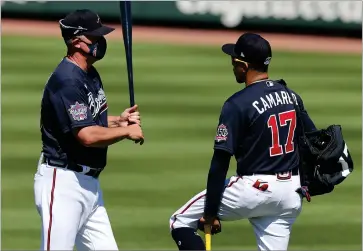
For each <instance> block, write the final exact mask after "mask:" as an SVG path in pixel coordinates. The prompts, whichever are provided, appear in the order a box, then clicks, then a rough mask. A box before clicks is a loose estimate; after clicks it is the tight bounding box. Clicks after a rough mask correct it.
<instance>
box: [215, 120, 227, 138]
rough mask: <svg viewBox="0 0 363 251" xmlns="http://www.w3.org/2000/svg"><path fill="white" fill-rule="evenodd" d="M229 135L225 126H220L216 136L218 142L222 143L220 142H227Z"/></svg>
mask: <svg viewBox="0 0 363 251" xmlns="http://www.w3.org/2000/svg"><path fill="white" fill-rule="evenodd" d="M227 135H228V129H227V127H226V126H225V125H223V124H220V125H219V126H218V128H217V135H216V139H215V140H216V141H217V142H220V141H226V140H227Z"/></svg>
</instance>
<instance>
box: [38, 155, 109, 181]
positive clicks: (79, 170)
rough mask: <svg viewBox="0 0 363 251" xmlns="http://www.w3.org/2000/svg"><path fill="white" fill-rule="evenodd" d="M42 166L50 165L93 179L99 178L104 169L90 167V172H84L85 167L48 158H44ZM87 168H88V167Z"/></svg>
mask: <svg viewBox="0 0 363 251" xmlns="http://www.w3.org/2000/svg"><path fill="white" fill-rule="evenodd" d="M42 164H48V165H49V166H54V167H59V168H64V169H67V170H71V171H74V172H77V173H83V174H84V175H87V176H91V177H93V178H98V176H99V175H100V173H101V172H102V170H103V169H102V168H91V167H88V170H87V169H86V170H84V168H83V166H81V165H77V164H73V163H66V162H63V161H60V160H52V159H49V158H47V157H43V162H42ZM86 168H87V167H86ZM85 171H86V172H85Z"/></svg>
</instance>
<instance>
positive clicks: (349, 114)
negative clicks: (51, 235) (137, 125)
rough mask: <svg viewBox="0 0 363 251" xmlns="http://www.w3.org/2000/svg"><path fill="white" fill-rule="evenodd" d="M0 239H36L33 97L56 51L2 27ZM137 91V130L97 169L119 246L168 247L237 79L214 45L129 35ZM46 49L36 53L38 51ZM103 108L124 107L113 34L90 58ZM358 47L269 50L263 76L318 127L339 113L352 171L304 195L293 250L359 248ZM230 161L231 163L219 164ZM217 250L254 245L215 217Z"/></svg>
mask: <svg viewBox="0 0 363 251" xmlns="http://www.w3.org/2000/svg"><path fill="white" fill-rule="evenodd" d="M1 42H2V48H1V51H2V58H1V60H2V69H1V70H2V78H1V84H2V96H1V99H2V153H1V155H2V170H1V171H2V181H1V182H2V233H1V235H2V249H7V250H14V249H38V248H39V237H40V218H39V216H38V214H37V212H36V209H35V206H34V196H33V176H34V173H35V170H36V165H37V161H38V157H39V154H40V149H41V141H40V132H39V111H40V98H41V95H42V90H43V86H44V84H45V82H46V80H47V78H48V76H49V75H50V73H51V71H52V70H53V69H54V67H55V66H56V65H57V64H58V62H59V61H60V60H61V58H62V57H63V55H64V46H63V43H62V41H61V39H55V38H47V39H44V38H34V37H15V36H2V41H1ZM133 50H134V73H135V89H136V90H135V93H136V96H135V98H136V102H137V103H138V104H139V106H140V111H141V113H142V116H143V117H142V119H143V130H144V133H145V137H146V141H145V144H144V145H143V146H138V145H135V144H133V143H131V142H121V143H119V144H117V145H115V146H112V147H111V148H110V150H109V159H108V166H107V168H106V170H105V171H104V173H103V174H102V175H101V179H100V180H101V186H102V187H103V191H104V197H105V203H106V207H107V209H108V212H109V215H110V218H111V221H112V224H113V228H114V232H115V235H116V238H117V242H118V244H119V247H120V249H123V250H126V249H132V250H137V249H138V250H140V249H143V250H146V249H148V250H156V249H172V250H176V247H175V246H174V242H173V241H172V239H171V238H170V235H169V229H168V220H169V217H170V215H171V214H172V213H173V212H174V211H175V210H176V209H178V208H179V207H180V206H181V205H183V204H184V203H185V202H186V201H187V200H188V199H189V198H190V197H191V196H193V195H194V194H195V193H197V192H199V191H200V190H202V189H203V188H204V187H205V185H206V177H207V172H208V169H209V163H210V158H211V154H212V147H213V140H214V135H215V128H216V126H217V122H218V116H219V112H220V108H221V106H222V104H223V102H224V100H225V99H226V98H227V97H228V96H229V95H231V94H232V93H234V92H236V91H238V90H239V89H240V88H241V86H239V85H237V84H236V83H235V82H234V77H233V73H232V68H231V65H230V59H229V58H228V57H227V56H225V55H224V54H222V52H221V51H220V48H219V47H185V46H176V45H175V46H171V45H163V44H158V45H155V44H153V45H151V44H135V45H134V49H133ZM41 53H44V54H43V55H44V56H41V55H40V54H41ZM96 67H98V69H99V72H100V74H101V77H102V79H103V82H104V85H105V91H106V95H107V98H108V102H109V107H110V108H109V114H117V113H119V112H121V111H123V109H124V108H126V107H127V106H128V102H129V98H128V87H127V77H126V74H125V73H126V65H125V58H124V49H123V45H122V42H120V41H119V42H110V43H109V47H108V54H107V55H106V57H105V59H104V60H103V61H101V62H99V63H97V64H96ZM361 68H362V66H361V57H360V56H358V55H357V56H347V55H332V54H307V53H305V54H299V53H284V52H274V55H273V59H272V65H271V68H270V71H271V78H284V79H285V80H286V81H287V83H288V84H289V86H290V87H291V88H292V89H294V90H295V91H297V92H298V93H300V95H301V96H302V98H303V99H304V102H305V106H306V108H307V110H308V112H309V113H310V115H311V117H312V119H313V120H314V121H315V123H316V125H317V126H318V127H326V126H328V125H330V124H333V123H335V124H341V125H342V127H343V133H344V136H345V138H346V142H347V144H348V146H349V148H350V150H351V153H352V155H353V158H354V161H355V171H354V172H353V174H352V175H351V176H350V177H349V178H348V179H347V180H346V181H345V182H344V183H342V184H341V185H340V186H339V187H337V188H336V191H334V193H332V194H330V195H327V196H324V197H314V198H313V199H312V202H311V203H310V204H307V203H306V204H304V209H303V212H302V215H301V217H300V218H298V220H297V222H296V224H295V226H294V228H293V232H292V237H291V242H290V249H291V250H361V248H362V245H361V236H362V232H361V222H362V219H361V215H362V212H361V204H362V201H361V199H362V194H361V191H362V189H361V179H362V175H361V152H362V149H361V145H362V142H361V139H362V135H361V126H362V125H361V121H362V117H361V113H362V111H361V106H362V104H361V97H362V92H361ZM234 171H235V162H234V161H232V162H231V167H230V172H229V174H233V172H234ZM213 249H215V250H223V249H224V250H236V249H239V250H241V249H243V250H248V249H249V250H251V249H254V250H255V249H256V247H255V239H254V234H253V231H252V227H251V226H249V224H248V222H247V221H240V222H234V223H224V225H223V232H222V233H221V234H219V235H217V236H215V237H213Z"/></svg>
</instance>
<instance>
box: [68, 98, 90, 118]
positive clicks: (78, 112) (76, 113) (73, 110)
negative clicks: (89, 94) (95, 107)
mask: <svg viewBox="0 0 363 251" xmlns="http://www.w3.org/2000/svg"><path fill="white" fill-rule="evenodd" d="M68 112H69V114H71V115H72V117H73V119H74V120H76V121H82V120H85V119H87V106H85V105H84V104H83V103H81V104H80V103H78V102H76V103H75V104H74V105H71V107H70V108H69V109H68Z"/></svg>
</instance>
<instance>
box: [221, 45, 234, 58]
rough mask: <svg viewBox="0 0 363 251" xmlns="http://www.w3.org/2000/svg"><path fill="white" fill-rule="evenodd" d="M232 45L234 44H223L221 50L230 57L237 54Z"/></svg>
mask: <svg viewBox="0 0 363 251" xmlns="http://www.w3.org/2000/svg"><path fill="white" fill-rule="evenodd" d="M234 47H235V44H224V45H223V46H222V51H223V52H224V53H226V54H227V55H230V56H232V57H237V54H236V53H234Z"/></svg>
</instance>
